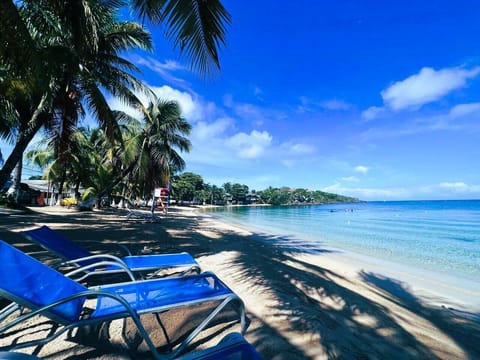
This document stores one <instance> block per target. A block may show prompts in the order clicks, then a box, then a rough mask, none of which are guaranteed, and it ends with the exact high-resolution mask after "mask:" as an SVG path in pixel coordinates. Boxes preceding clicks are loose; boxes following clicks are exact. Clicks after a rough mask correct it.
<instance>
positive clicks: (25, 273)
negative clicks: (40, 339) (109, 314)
mask: <svg viewBox="0 0 480 360" xmlns="http://www.w3.org/2000/svg"><path fill="white" fill-rule="evenodd" d="M0 264H2V265H1V266H0V294H1V295H3V296H5V297H6V298H8V299H10V300H12V301H15V302H17V303H18V304H20V305H23V306H26V307H28V308H30V309H36V308H40V307H43V306H46V305H50V304H52V303H54V302H55V301H58V300H60V299H63V298H65V297H68V296H71V295H74V294H77V293H79V292H82V291H85V290H87V288H86V287H84V286H82V285H80V284H78V283H76V282H75V281H73V280H71V279H69V278H67V277H65V276H64V275H63V274H61V273H59V272H57V271H55V270H53V269H52V268H50V267H48V266H46V265H45V264H43V263H41V262H40V261H38V260H36V259H34V258H32V257H30V256H28V255H26V254H24V253H23V252H21V251H20V250H18V249H16V248H14V247H13V246H11V245H9V244H7V243H5V242H3V241H0ZM84 302H85V298H83V297H81V298H77V299H74V300H72V301H70V302H68V303H65V304H62V305H59V306H56V307H54V308H53V309H52V310H51V311H50V313H51V314H52V315H56V318H57V319H58V320H59V321H60V320H63V321H61V322H62V323H66V322H67V323H68V322H72V321H77V320H78V319H79V316H80V312H81V311H82V307H83V303H84Z"/></svg>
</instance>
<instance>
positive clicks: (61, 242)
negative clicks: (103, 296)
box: [23, 225, 94, 266]
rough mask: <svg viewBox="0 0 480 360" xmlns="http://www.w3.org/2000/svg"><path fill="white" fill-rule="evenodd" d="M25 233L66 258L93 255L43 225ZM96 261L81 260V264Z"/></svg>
mask: <svg viewBox="0 0 480 360" xmlns="http://www.w3.org/2000/svg"><path fill="white" fill-rule="evenodd" d="M23 234H24V235H25V236H26V237H27V238H28V239H30V240H31V241H33V242H35V243H37V244H39V245H40V246H42V247H43V248H45V249H47V250H48V251H51V252H53V253H55V254H56V255H57V256H59V257H61V258H62V259H64V260H75V259H79V258H84V257H88V256H92V253H90V252H88V251H87V250H85V249H83V248H81V247H80V246H77V245H76V244H75V243H73V242H71V241H70V240H68V239H66V238H64V237H63V236H61V235H60V234H59V233H58V232H56V231H54V230H52V229H50V228H49V227H48V226H46V225H43V226H41V227H39V228H37V229H33V230H27V231H24V232H23ZM93 262H94V261H80V262H79V265H80V266H85V265H89V264H91V263H93Z"/></svg>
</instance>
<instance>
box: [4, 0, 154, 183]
mask: <svg viewBox="0 0 480 360" xmlns="http://www.w3.org/2000/svg"><path fill="white" fill-rule="evenodd" d="M80 3H81V4H83V5H85V8H82V9H79V8H78V6H74V5H79V4H80ZM22 4H23V6H24V7H23V8H21V9H20V10H22V11H19V13H20V14H21V15H22V16H23V18H22V19H23V20H24V21H25V24H27V25H28V29H31V33H32V34H33V35H31V38H32V39H34V40H36V41H37V42H36V46H37V47H38V49H39V50H38V52H39V54H40V55H42V58H43V59H45V63H46V64H47V65H45V66H43V68H45V71H47V72H46V73H47V74H48V76H46V77H45V76H44V75H42V77H43V80H44V82H42V84H44V83H45V81H46V83H47V84H49V86H44V85H38V86H37V82H35V83H34V84H33V85H32V86H29V87H28V89H29V91H28V92H26V93H24V92H17V93H14V94H13V95H9V92H6V95H7V96H5V97H3V98H2V100H3V102H4V103H7V104H12V107H13V108H14V109H15V114H17V115H18V116H17V119H16V122H15V123H16V124H17V128H18V138H17V141H16V144H15V147H14V150H13V152H12V155H11V156H10V157H9V158H8V159H7V161H6V162H5V165H4V166H3V168H2V170H0V183H4V181H6V179H7V177H8V174H9V173H10V172H11V169H13V166H15V164H16V163H18V162H19V161H21V157H22V154H23V151H24V150H25V148H26V146H27V145H28V143H29V142H30V140H31V139H32V138H33V136H34V135H35V133H36V132H37V131H38V130H39V129H40V128H41V127H42V126H46V128H47V130H49V131H50V133H51V134H52V135H53V138H56V140H57V141H56V146H55V151H56V157H57V159H58V160H59V165H60V167H61V168H60V171H61V172H62V173H63V174H64V173H65V156H66V154H68V153H69V152H70V150H71V149H69V141H68V140H69V138H70V137H71V136H72V134H73V131H74V129H75V126H76V124H77V121H78V118H79V116H80V115H82V114H83V113H84V109H83V106H84V105H85V106H86V107H87V108H88V110H89V111H90V112H91V113H92V114H94V116H95V118H97V119H98V121H99V122H100V124H101V126H102V127H103V128H104V129H105V131H106V134H107V135H108V136H109V138H110V139H114V138H120V132H119V129H118V126H117V123H116V121H115V118H114V116H113V112H112V111H111V109H110V108H109V106H108V104H107V101H106V98H105V95H104V93H105V92H109V93H111V94H113V95H115V96H116V97H119V98H121V99H122V100H123V101H124V102H126V103H128V104H131V105H134V106H140V102H139V100H138V99H137V97H136V96H135V91H139V90H141V91H144V92H147V88H146V87H145V86H144V85H143V84H142V83H141V82H140V81H139V80H137V79H136V78H135V77H133V76H132V75H131V72H132V71H137V70H138V69H137V68H136V67H135V66H134V65H133V64H132V63H130V62H128V61H126V60H125V59H123V58H121V57H120V56H119V55H118V54H119V53H121V52H124V51H128V50H130V49H134V48H143V49H146V50H151V45H152V43H151V38H150V36H149V34H148V33H147V32H146V31H145V30H144V29H143V28H141V27H140V26H139V25H138V24H135V23H131V22H122V23H119V22H117V20H116V18H115V11H114V10H116V9H115V8H113V7H112V4H113V3H108V6H103V5H102V4H103V3H100V2H97V1H93V0H92V1H91V2H76V1H72V2H64V3H62V4H64V5H65V7H62V8H55V7H53V8H52V7H51V8H48V9H49V10H51V11H44V10H45V9H44V8H43V7H42V6H48V5H50V6H51V5H52V3H51V2H49V1H47V0H45V1H38V2H36V1H32V2H24V3H22ZM57 5H58V4H57ZM89 5H95V11H93V9H87V7H88V6H89ZM79 10H83V12H82V11H80V15H81V14H88V16H79V15H78V14H77V13H78V11H79ZM87 10H88V11H87ZM25 14H27V15H25ZM79 19H80V20H79ZM79 21H80V23H79ZM53 59H54V60H53ZM2 60H3V59H2ZM7 64H8V63H7ZM50 64H54V65H50ZM43 68H42V69H43ZM22 71H23V69H22V68H19V70H18V71H17V72H16V73H15V72H14V74H18V76H17V77H18V78H20V79H22V74H23V73H22ZM11 78H12V83H15V82H14V81H13V80H16V78H15V77H14V76H11ZM30 93H41V94H43V95H42V96H41V97H40V98H39V97H36V98H35V101H33V102H30V101H26V100H30V97H29V96H30V95H29V94H30ZM23 103H27V104H26V105H24V104H23ZM22 105H23V106H22ZM41 115H43V116H41ZM12 123H13V121H12Z"/></svg>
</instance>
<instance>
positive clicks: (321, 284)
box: [0, 207, 480, 360]
mask: <svg viewBox="0 0 480 360" xmlns="http://www.w3.org/2000/svg"><path fill="white" fill-rule="evenodd" d="M126 215H127V214H126V212H125V211H122V210H115V209H112V210H102V211H93V212H76V211H74V210H68V209H64V208H58V207H45V208H32V212H31V213H28V214H15V213H10V214H0V229H1V231H0V233H1V235H0V239H2V240H4V241H7V242H8V243H10V244H13V245H15V246H17V247H18V248H19V249H21V250H22V251H24V252H27V253H29V254H31V255H32V256H34V257H36V258H38V259H40V260H42V261H45V262H49V261H52V259H53V258H52V257H51V256H50V255H49V254H48V253H47V252H45V251H44V250H42V249H41V248H39V247H38V246H36V245H33V244H32V243H30V242H28V241H27V240H26V239H24V238H23V237H22V236H21V234H19V232H20V231H22V230H25V229H31V228H34V227H38V226H41V225H48V226H49V227H51V228H52V229H54V230H58V231H59V232H60V233H61V234H63V235H64V236H65V237H67V238H69V239H71V240H74V241H77V242H78V243H79V244H81V245H82V246H85V247H88V248H89V249H93V247H94V246H95V247H96V249H97V250H98V251H107V250H111V249H112V248H113V244H115V243H121V244H124V245H128V246H129V247H130V248H131V249H133V252H136V253H142V252H143V253H169V252H179V251H187V252H189V253H191V254H192V255H193V256H194V257H195V258H196V259H197V260H198V262H199V263H200V265H201V267H202V270H204V271H207V270H208V271H213V272H214V273H216V274H217V275H218V276H219V277H220V278H221V279H222V280H223V281H224V282H225V283H226V284H227V285H228V286H229V287H231V288H232V289H233V290H234V291H235V292H236V293H237V294H238V295H239V296H240V297H241V298H242V299H243V301H244V302H245V306H246V310H247V316H248V319H249V326H248V329H247V331H246V333H245V338H246V339H247V340H248V341H249V342H250V343H251V344H253V345H254V346H255V347H256V349H257V350H258V351H259V352H260V354H261V355H262V356H263V357H264V358H265V359H285V360H286V359H289V360H290V359H478V358H480V314H479V309H478V306H479V303H478V299H479V298H480V289H477V290H475V289H466V290H465V289H460V290H459V289H455V288H451V287H445V286H444V284H443V283H442V281H441V279H438V284H436V283H432V282H431V281H430V282H427V281H422V277H421V276H419V277H418V278H417V279H409V281H405V279H404V278H403V277H402V276H400V275H399V276H396V274H395V272H393V271H391V269H387V268H385V267H382V263H370V262H368V261H367V260H364V259H359V258H355V257H348V256H344V255H343V254H341V253H338V252H335V251H332V250H330V249H325V250H324V251H321V252H320V253H318V254H309V253H305V252H302V251H301V250H296V249H292V248H282V247H281V246H276V245H275V237H274V236H273V235H268V234H261V233H255V232H252V231H250V230H249V229H247V228H240V227H238V226H236V225H232V224H228V223H226V222H222V221H219V220H218V219H215V218H213V217H211V216H208V215H205V214H203V213H201V212H199V211H198V210H196V209H193V208H173V209H171V211H170V212H169V214H168V215H160V217H161V219H160V221H157V222H149V221H142V220H138V219H136V220H127V218H126ZM92 240H93V241H95V242H98V241H100V242H101V246H100V247H98V245H96V244H94V243H93V242H92ZM460 292H462V294H460ZM456 294H459V296H456ZM169 316H170V318H169ZM182 316H183V317H184V318H183V320H182V321H187V322H188V314H185V313H177V314H168V313H167V314H165V321H164V322H167V323H169V322H170V323H172V326H173V325H174V324H173V322H178V321H179V318H181V317H182ZM185 317H187V320H185ZM147 321H148V319H147ZM122 326H124V324H122V323H115V322H114V323H112V324H111V325H110V326H109V329H108V334H107V335H104V336H106V337H107V338H108V339H103V340H107V341H103V340H102V341H100V342H99V340H98V337H97V338H96V340H95V339H93V338H92V336H90V337H89V334H87V335H85V334H83V335H85V336H83V335H82V334H80V335H82V336H80V335H79V334H74V335H72V334H65V335H63V336H62V337H61V338H59V339H56V340H54V341H53V342H51V343H49V344H47V345H44V346H36V347H31V348H27V349H23V350H19V351H22V352H25V353H28V354H35V355H36V356H39V357H42V358H45V359H109V358H122V359H133V358H148V357H149V356H148V353H146V352H142V349H141V346H140V348H139V350H138V351H139V352H135V353H134V352H132V351H129V349H128V344H125V343H124V341H122V339H119V338H121V336H119V335H118V334H119V333H120V332H121V331H120V328H121V327H122ZM35 327H36V328H35ZM49 327H51V323H50V322H48V321H47V320H46V319H45V318H37V319H36V322H35V323H32V324H31V327H30V328H29V329H26V330H25V329H22V331H30V334H29V336H41V334H42V332H45V331H46V332H48V329H49ZM32 328H35V330H34V331H33V330H32ZM152 331H156V329H152ZM229 331H239V326H238V325H232V326H229V327H228V328H224V327H223V326H220V325H219V327H216V328H215V329H211V331H209V333H208V335H206V336H204V337H203V338H201V339H199V340H198V341H196V342H195V344H194V345H195V346H197V348H203V347H208V346H211V345H214V344H216V343H217V342H218V341H219V340H220V339H221V338H222V336H223V335H225V334H226V333H228V332H229ZM20 334H21V332H20V331H18V332H9V333H8V336H6V335H0V346H2V345H6V344H10V343H11V342H12V341H15V338H16V337H18V336H20ZM96 336H98V334H97V335H96ZM159 341H161V340H159ZM106 343H109V345H105V344H106Z"/></svg>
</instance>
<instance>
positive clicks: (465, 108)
mask: <svg viewBox="0 0 480 360" xmlns="http://www.w3.org/2000/svg"><path fill="white" fill-rule="evenodd" d="M475 113H480V103H470V104H460V105H456V106H454V107H453V108H452V109H451V110H450V116H451V117H452V118H457V117H462V116H466V115H471V114H475Z"/></svg>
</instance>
